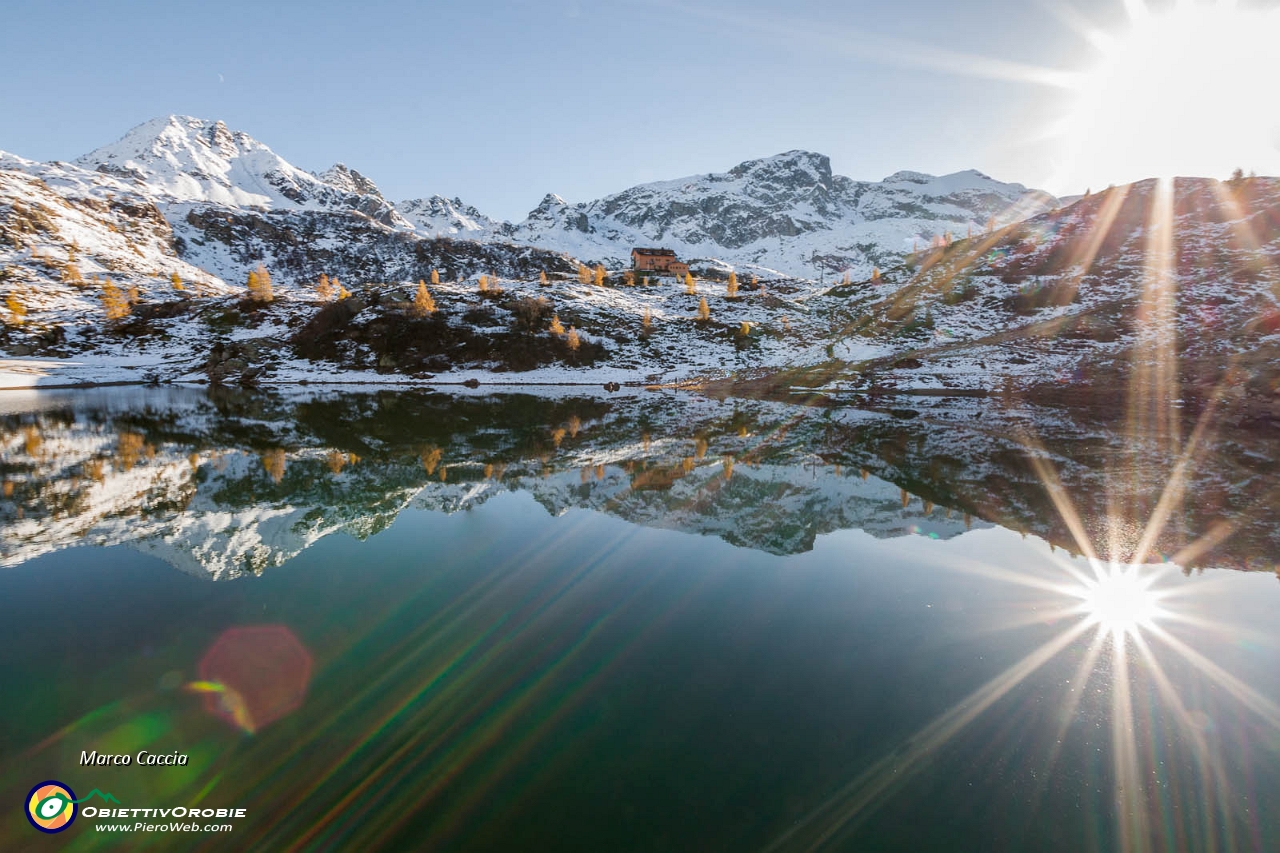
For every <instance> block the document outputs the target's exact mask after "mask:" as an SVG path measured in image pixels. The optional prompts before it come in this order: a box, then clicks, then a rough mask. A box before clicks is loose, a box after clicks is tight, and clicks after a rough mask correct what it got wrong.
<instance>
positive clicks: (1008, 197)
mask: <svg viewBox="0 0 1280 853" xmlns="http://www.w3.org/2000/svg"><path fill="white" fill-rule="evenodd" d="M76 164H77V165H79V166H81V167H83V168H86V169H90V170H96V171H99V172H103V173H106V174H110V175H114V176H117V177H119V178H121V179H122V180H124V181H127V182H129V183H130V184H131V185H132V186H134V188H135V189H136V190H137V191H139V192H141V193H142V194H144V195H147V196H148V197H150V198H152V199H153V200H155V201H157V202H158V203H161V204H166V203H182V204H193V203H199V204H213V205H220V206H225V207H232V208H237V209H255V210H314V211H335V212H336V211H355V212H358V213H361V214H363V215H365V216H368V217H370V218H372V219H374V220H376V221H378V222H381V223H383V224H385V225H388V226H390V227H393V228H397V229H405V230H414V231H416V232H418V233H420V234H422V235H423V236H427V237H434V236H437V235H439V236H451V237H458V238H463V239H468V240H479V241H488V242H501V243H504V244H505V243H515V244H518V245H527V246H534V247H539V248H545V249H550V250H553V251H557V252H565V253H568V254H570V255H573V256H574V257H578V258H581V259H583V260H584V261H587V262H590V263H594V262H603V263H605V264H606V265H609V266H613V267H618V266H624V265H626V264H627V263H629V254H630V250H631V248H632V247H633V246H636V245H647V244H659V245H664V246H667V247H669V248H673V249H675V250H676V251H677V252H678V253H680V254H681V255H682V256H684V257H687V258H689V259H695V260H697V259H714V260H715V261H718V262H719V263H721V264H727V265H728V266H739V267H742V268H744V269H745V268H747V267H750V268H753V269H768V270H777V271H780V272H781V273H782V274H785V275H788V276H792V277H805V278H821V277H823V276H827V275H833V274H842V273H843V272H844V271H846V270H847V271H849V272H850V273H851V274H852V275H853V276H855V277H865V276H866V275H869V274H870V273H871V270H872V269H873V268H874V267H877V266H879V267H885V266H890V265H893V264H894V263H897V262H898V261H900V260H901V259H902V258H903V257H904V256H905V254H906V253H907V252H910V251H911V250H912V249H913V247H915V246H917V245H921V244H923V245H928V244H929V243H930V242H931V241H933V240H934V239H936V238H938V237H940V236H942V235H944V234H946V233H953V234H956V235H960V234H964V233H967V232H969V231H971V230H980V229H982V228H985V227H986V226H987V224H988V223H989V222H991V221H992V220H994V221H995V222H996V223H997V224H1001V225H1003V224H1008V223H1010V222H1014V221H1017V220H1020V219H1024V218H1026V217H1028V216H1031V215H1034V214H1036V213H1038V212H1041V211H1043V210H1045V209H1048V208H1050V207H1052V206H1054V205H1055V204H1056V200H1054V199H1053V198H1052V197H1051V196H1049V195H1047V194H1046V193H1042V192H1038V191H1035V190H1029V189H1027V188H1026V187H1024V186H1022V185H1021V184H1010V183H1003V182H1000V181H997V180H994V179H992V178H990V177H988V176H986V175H983V174H982V173H980V172H976V171H964V172H957V173H955V174H952V175H944V176H940V177H938V176H933V175H926V174H923V173H920V172H905V171H904V172H898V173H896V174H894V175H891V176H889V177H888V178H886V179H885V180H883V181H880V182H866V181H854V180H852V179H850V178H846V177H843V176H840V175H835V174H833V173H832V171H831V161H830V159H829V158H828V157H826V156H824V155H822V154H817V153H813V152H809V151H801V150H796V151H788V152H784V153H781V154H777V155H774V156H771V157H763V158H758V159H754V160H747V161H745V162H742V163H739V164H738V165H736V166H734V167H733V168H731V169H729V170H728V171H726V172H722V173H711V174H704V175H693V176H689V177H683V178H676V179H672V180H664V181H656V182H653V183H648V184H642V185H640V186H636V187H631V188H630V189H626V190H623V191H621V192H618V193H614V194H612V195H609V196H606V197H604V198H601V199H597V200H594V201H587V202H581V203H576V204H570V203H568V202H566V201H565V200H564V199H562V198H561V197H559V196H557V195H555V194H551V193H549V194H547V196H546V197H544V198H543V200H542V201H541V202H540V203H539V204H538V205H537V206H536V207H534V208H533V209H532V210H531V211H530V213H529V214H528V216H527V217H526V218H525V219H524V220H523V221H521V222H519V223H511V222H504V221H500V220H496V219H493V218H491V217H489V216H486V215H485V214H484V213H483V212H481V211H479V210H477V209H476V208H475V207H474V206H472V205H469V204H467V203H466V202H464V201H463V200H462V199H459V198H456V197H455V198H452V199H448V198H444V197H441V196H429V197H426V198H417V199H408V200H405V201H402V202H399V203H397V204H394V205H393V204H391V203H389V202H387V201H386V200H385V199H384V198H383V196H382V194H381V192H379V190H378V188H377V186H376V185H375V184H374V182H373V181H372V180H370V179H369V178H368V177H366V176H364V175H362V174H360V173H359V172H358V171H356V170H354V169H350V168H348V167H347V166H345V165H343V164H341V163H339V164H337V165H335V166H333V167H332V168H330V169H329V170H327V171H324V172H321V173H312V172H308V171H305V170H303V169H300V168H297V167H296V166H294V165H292V164H291V163H289V162H288V161H286V160H285V159H284V158H282V157H280V156H279V155H278V154H276V153H275V152H274V151H272V149H271V148H269V147H268V146H267V145H265V144H263V143H262V142H259V141H258V140H256V139H254V138H253V137H251V136H249V135H248V134H246V133H243V132H240V131H236V130H232V129H230V128H228V127H227V126H226V125H225V124H223V123H222V122H221V121H208V120H205V119H199V118H193V117H191V116H168V117H165V118H158V119H153V120H151V121H148V122H145V123H144V124H141V125H139V126H138V127H136V128H134V129H133V130H131V131H129V133H127V134H126V135H125V136H124V138H122V139H121V140H119V141H118V142H115V143H112V144H111V145H107V146H104V147H102V148H99V149H97V150H96V151H94V152H92V153H90V154H87V155H85V156H83V157H80V158H78V159H77V160H76Z"/></svg>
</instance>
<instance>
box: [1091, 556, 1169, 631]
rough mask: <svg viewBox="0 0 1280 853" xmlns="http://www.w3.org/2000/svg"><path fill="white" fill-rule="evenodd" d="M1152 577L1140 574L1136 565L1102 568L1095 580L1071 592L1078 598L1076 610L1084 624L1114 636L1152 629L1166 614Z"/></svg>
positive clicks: (1152, 575)
mask: <svg viewBox="0 0 1280 853" xmlns="http://www.w3.org/2000/svg"><path fill="white" fill-rule="evenodd" d="M1154 582H1155V575H1154V574H1147V575H1145V576H1144V575H1143V574H1142V572H1141V568H1140V567H1138V566H1124V565H1117V564H1111V565H1108V566H1105V567H1101V568H1100V569H1099V571H1098V572H1097V576H1096V577H1094V578H1088V579H1085V580H1084V581H1083V582H1082V584H1081V585H1080V587H1079V588H1077V589H1073V590H1072V591H1071V593H1072V595H1073V596H1074V597H1077V598H1079V599H1080V604H1079V605H1078V606H1077V608H1076V610H1077V612H1079V613H1082V614H1083V615H1084V617H1085V622H1086V624H1091V625H1097V626H1098V628H1099V629H1100V630H1102V631H1105V632H1108V633H1111V634H1113V635H1117V636H1123V635H1126V634H1136V633H1137V632H1139V631H1140V630H1143V629H1149V628H1152V627H1154V626H1155V624H1156V622H1157V621H1158V620H1159V619H1160V617H1162V616H1164V615H1166V613H1165V611H1164V610H1163V608H1161V606H1160V600H1161V598H1163V596H1162V595H1161V593H1160V592H1159V591H1158V590H1156V589H1153V588H1152V584H1153V583H1154Z"/></svg>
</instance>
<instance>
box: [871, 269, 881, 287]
mask: <svg viewBox="0 0 1280 853" xmlns="http://www.w3.org/2000/svg"><path fill="white" fill-rule="evenodd" d="M871 281H872V282H874V283H875V284H879V283H880V267H873V268H872V270H871Z"/></svg>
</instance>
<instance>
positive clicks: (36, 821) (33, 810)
mask: <svg viewBox="0 0 1280 853" xmlns="http://www.w3.org/2000/svg"><path fill="white" fill-rule="evenodd" d="M76 812H77V809H76V795H75V792H74V791H72V790H71V788H70V787H69V786H67V785H64V784H62V783H61V782H59V781H57V780H56V779H50V780H49V781H47V782H41V783H40V784H39V785H36V786H35V787H34V788H32V789H31V793H30V794H27V820H29V821H31V825H32V826H34V827H35V828H36V829H38V830H40V831H41V832H48V833H51V834H52V833H55V832H62V830H64V829H66V828H67V827H68V826H71V824H72V823H73V822H74V821H75V819H76Z"/></svg>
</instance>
